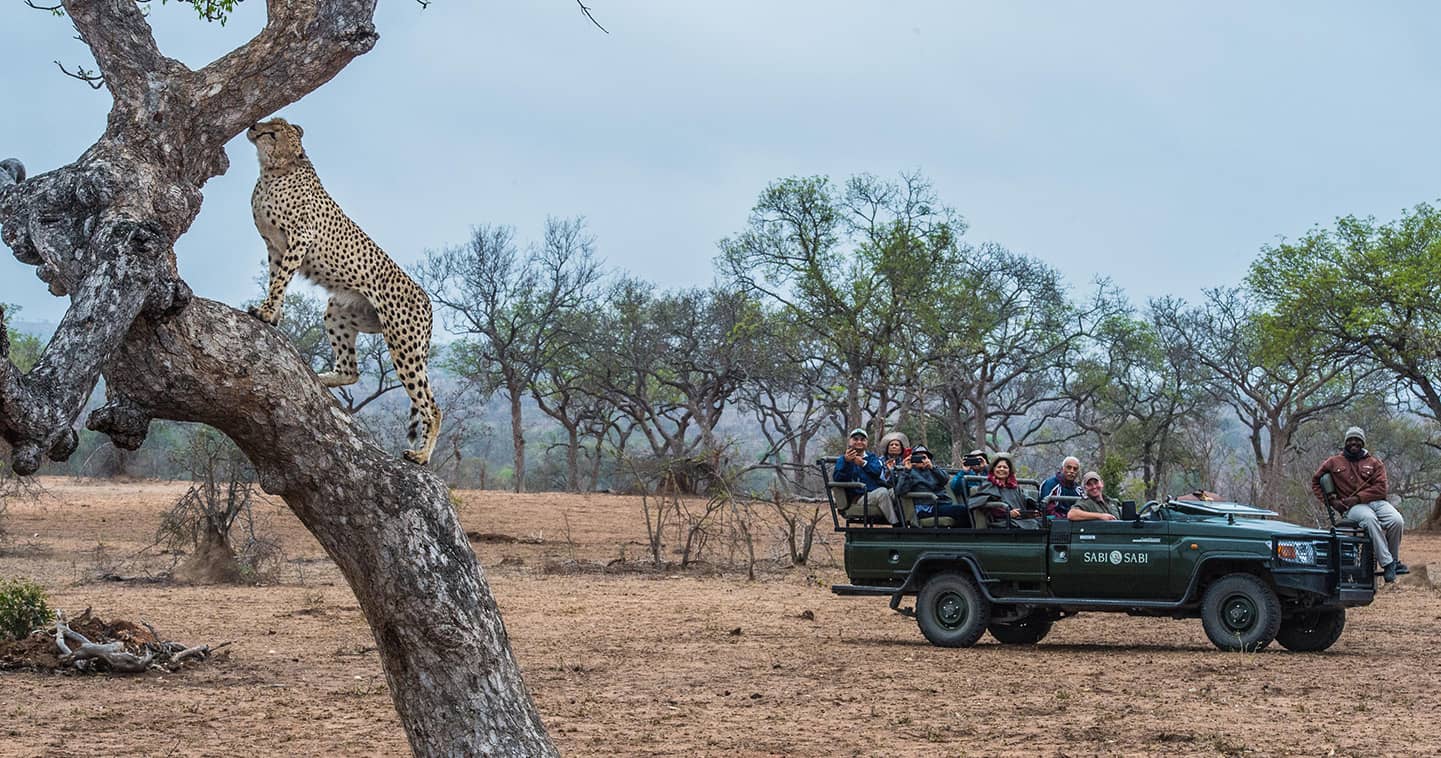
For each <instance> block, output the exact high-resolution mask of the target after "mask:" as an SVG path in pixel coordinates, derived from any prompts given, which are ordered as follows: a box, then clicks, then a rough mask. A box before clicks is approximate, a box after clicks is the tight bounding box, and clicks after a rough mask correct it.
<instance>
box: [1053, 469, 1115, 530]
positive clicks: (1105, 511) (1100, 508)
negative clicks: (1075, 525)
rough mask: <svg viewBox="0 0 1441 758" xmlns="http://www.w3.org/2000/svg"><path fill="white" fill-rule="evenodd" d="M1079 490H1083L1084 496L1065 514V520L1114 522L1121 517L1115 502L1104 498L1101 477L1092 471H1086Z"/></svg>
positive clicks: (1103, 486)
mask: <svg viewBox="0 0 1441 758" xmlns="http://www.w3.org/2000/svg"><path fill="white" fill-rule="evenodd" d="M1081 489H1082V490H1085V492H1086V496H1085V497H1083V498H1081V499H1080V500H1077V501H1076V503H1075V505H1072V506H1071V510H1070V511H1068V512H1067V513H1066V518H1067V519H1070V520H1071V521H1115V520H1116V519H1118V518H1120V517H1121V507H1120V506H1119V505H1117V504H1116V501H1115V500H1112V499H1111V498H1109V497H1106V482H1105V481H1103V480H1102V479H1101V475H1100V474H1097V473H1096V472H1094V471H1087V472H1086V475H1085V476H1083V477H1081Z"/></svg>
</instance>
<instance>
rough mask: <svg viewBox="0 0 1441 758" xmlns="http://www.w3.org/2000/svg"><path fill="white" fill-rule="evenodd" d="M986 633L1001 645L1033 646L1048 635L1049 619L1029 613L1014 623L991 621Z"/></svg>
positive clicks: (1046, 616)
mask: <svg viewBox="0 0 1441 758" xmlns="http://www.w3.org/2000/svg"><path fill="white" fill-rule="evenodd" d="M988 631H990V633H991V636H992V637H995V638H996V641H997V642H999V643H1001V644H1002V645H1034V644H1036V643H1037V642H1040V641H1041V639H1042V638H1044V637H1045V636H1046V635H1047V634H1049V633H1050V631H1051V617H1050V616H1049V615H1047V614H1046V612H1045V611H1031V612H1030V613H1028V614H1026V615H1025V616H1022V617H1020V618H1018V619H1016V620H1015V621H1006V622H1002V621H992V622H991V625H990V627H989V628H988Z"/></svg>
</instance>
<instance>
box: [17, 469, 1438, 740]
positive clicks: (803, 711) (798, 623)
mask: <svg viewBox="0 0 1441 758" xmlns="http://www.w3.org/2000/svg"><path fill="white" fill-rule="evenodd" d="M45 487H46V492H45V493H44V494H43V495H42V496H40V497H39V498H37V499H34V500H26V501H12V502H11V503H10V513H9V522H8V525H9V529H10V532H11V536H12V541H11V543H10V544H9V545H8V546H7V548H6V549H5V550H4V551H3V552H0V576H12V577H13V576H26V577H31V578H34V579H36V580H38V581H40V582H41V583H43V584H44V585H45V587H46V588H47V589H48V590H49V591H50V593H51V596H52V599H53V601H54V604H55V605H56V606H57V607H60V608H63V609H66V610H68V611H71V612H78V611H79V610H81V609H83V608H84V607H86V606H94V607H95V609H96V612H97V613H99V614H101V615H103V616H105V617H106V618H126V619H131V620H135V619H140V618H144V619H147V620H149V621H150V622H152V623H154V624H155V625H156V626H157V627H158V628H159V630H160V631H161V632H162V633H164V634H165V635H166V636H167V637H169V638H172V639H176V640H180V641H184V642H192V643H193V642H219V641H222V640H235V644H234V645H233V646H232V652H231V654H230V655H229V657H228V658H225V659H223V660H219V661H213V662H209V663H206V664H204V665H203V666H200V667H198V668H193V669H188V670H185V671H182V672H179V673H177V674H171V675H163V676H162V675H148V676H139V677H103V676H89V677H86V676H59V675H53V674H37V673H17V672H9V673H0V755H6V756H9V755H24V756H39V755H45V756H62V755H75V756H95V755H172V754H173V755H215V756H235V755H245V756H270V755H285V756H304V755H326V756H333V755H347V756H349V755H401V754H404V753H405V752H406V750H407V748H406V742H405V737H404V734H403V733H402V731H401V729H400V727H399V725H398V723H397V721H396V718H395V715H394V713H393V711H392V707H391V702H390V698H389V695H388V693H387V691H386V686H385V682H384V677H383V676H382V675H381V672H380V664H379V661H378V659H377V657H376V654H375V652H374V651H373V650H372V649H371V639H370V635H369V632H368V631H367V629H366V626H365V622H364V620H363V619H362V617H361V614H360V611H359V609H358V607H357V606H356V603H355V600H354V598H353V597H352V595H351V594H350V592H349V590H348V589H347V588H346V586H345V585H344V583H343V582H342V581H341V579H340V577H339V574H338V572H337V571H336V570H335V569H334V567H333V566H332V565H331V564H330V562H329V561H328V560H327V559H326V558H325V556H324V554H323V553H322V551H321V550H320V549H319V547H318V545H316V543H315V542H314V541H313V540H312V539H311V538H310V536H309V535H308V534H307V533H306V532H305V531H304V530H303V529H302V528H301V527H300V526H299V524H298V523H297V522H296V520H295V519H294V518H293V517H292V516H291V515H290V514H289V512H288V511H286V510H285V509H284V507H283V506H282V505H280V504H279V503H278V502H268V503H265V504H262V505H261V506H260V509H261V511H262V512H263V515H264V516H265V517H266V518H267V519H268V520H269V521H270V531H271V533H273V534H275V535H278V536H279V537H280V538H281V540H282V542H283V544H284V548H285V551H286V553H287V556H288V558H290V559H291V562H290V563H288V564H287V566H286V569H285V573H284V575H283V576H282V578H281V581H280V583H279V584H278V585H273V586H263V587H188V586H178V585H171V584H145V583H140V582H114V581H99V580H96V579H94V578H93V577H94V576H96V575H97V574H98V573H102V571H103V570H104V569H111V570H118V573H120V574H122V575H125V576H132V575H137V574H143V573H145V572H146V571H154V570H156V569H158V568H160V567H163V566H164V565H165V564H166V562H167V560H168V559H167V558H166V557H165V556H150V557H146V556H141V557H138V558H136V557H131V556H133V555H134V554H135V553H136V552H137V551H139V550H141V549H142V548H144V547H145V546H146V545H147V544H149V542H150V541H151V536H152V533H153V531H154V528H155V526H156V524H157V522H158V519H159V515H160V513H161V512H162V510H164V508H165V506H166V505H167V504H168V503H169V502H170V501H171V500H173V499H174V497H175V496H176V495H178V494H179V492H180V491H181V490H182V489H183V486H182V485H177V484H170V483H149V482H146V483H131V484H113V483H98V482H74V481H71V480H60V479H55V480H48V481H46V482H45ZM461 498H462V500H463V503H462V505H461V506H460V516H461V521H462V522H463V524H464V525H465V528H466V529H467V530H472V531H476V532H486V533H494V534H503V535H509V536H513V537H517V538H525V539H526V540H527V541H520V542H514V543H511V542H504V541H487V542H478V543H476V549H477V552H478V554H479V556H480V558H481V561H482V564H483V565H484V566H485V568H486V573H487V576H488V578H489V580H490V583H491V587H492V589H493V591H494V592H495V595H496V597H497V599H498V601H499V604H500V607H501V609H502V611H503V612H504V616H505V622H506V625H507V628H508V629H509V631H510V635H511V639H512V641H513V643H514V645H515V649H516V653H517V655H518V656H519V659H520V661H521V664H522V666H523V667H524V669H525V674H526V680H527V682H528V683H529V685H530V687H531V688H532V690H533V692H534V694H535V698H536V701H537V702H538V704H539V706H540V709H541V712H542V714H543V715H544V718H545V722H546V724H547V726H548V727H549V728H550V731H551V734H552V735H553V736H554V739H555V741H556V743H557V744H558V745H559V746H560V749H561V750H562V752H563V753H565V754H567V755H605V756H609V755H625V756H631V755H685V756H770V755H777V756H780V755H785V756H789V755H813V756H822V755H824V756H831V755H841V756H845V755H887V756H890V755H928V756H935V755H945V756H950V755H978V756H979V755H1022V754H1024V755H1071V756H1074V755H1095V754H1103V755H1113V754H1167V755H1192V754H1195V755H1242V754H1246V755H1251V754H1256V755H1329V754H1335V755H1367V756H1372V755H1437V754H1441V735H1438V731H1437V729H1436V727H1435V723H1436V722H1435V715H1436V714H1437V713H1438V712H1441V675H1438V672H1441V657H1438V653H1441V635H1438V634H1437V633H1436V632H1437V629H1438V620H1441V594H1438V593H1437V592H1436V591H1435V590H1432V589H1429V588H1425V587H1420V586H1415V585H1411V586H1393V587H1387V588H1385V590H1384V591H1383V592H1382V593H1380V594H1379V596H1378V598H1377V601H1376V603H1375V604H1373V605H1372V606H1370V607H1367V608H1362V609H1359V610H1355V611H1352V613H1351V615H1350V616H1349V617H1348V623H1347V629H1346V633H1345V635H1344V636H1343V637H1342V638H1341V641H1340V642H1339V643H1338V644H1337V645H1336V646H1335V647H1334V648H1333V649H1332V650H1331V651H1329V652H1327V653H1323V654H1305V655H1301V654H1294V653H1286V652H1283V651H1280V650H1279V649H1276V646H1273V649H1271V650H1267V651H1265V652H1263V653H1259V654H1234V653H1229V654H1228V653H1221V652H1218V651H1217V650H1215V649H1214V648H1212V647H1211V645H1210V643H1208V642H1207V641H1206V638H1205V636H1204V634H1203V633H1202V631H1201V625H1200V623H1199V622H1196V621H1170V620H1160V619H1133V618H1128V617H1125V616H1120V615H1114V614H1083V615H1082V616H1080V617H1078V618H1075V619H1070V620H1067V621H1065V622H1063V623H1060V624H1058V625H1057V627H1056V629H1055V631H1053V632H1052V634H1051V635H1050V636H1049V637H1048V638H1047V639H1046V640H1045V641H1044V642H1043V643H1041V645H1039V646H1038V647H1035V648H1030V649H1027V648H1003V647H1001V646H1000V645H997V644H995V643H994V642H993V641H991V640H990V639H989V638H986V640H985V642H983V643H982V644H980V645H978V646H977V647H975V648H972V649H969V650H943V649H939V648H934V647H931V646H929V645H927V644H926V643H925V641H924V640H923V639H922V637H921V636H920V633H919V632H918V631H917V629H916V627H915V624H914V622H912V621H911V620H909V619H906V618H904V617H902V616H900V615H897V614H895V613H892V612H891V611H889V610H888V609H887V608H886V604H885V601H884V600H883V599H871V598H857V599H844V598H837V597H835V596H833V595H832V594H831V593H830V592H829V591H828V590H827V585H829V584H830V583H832V582H839V581H844V577H843V574H842V572H841V571H840V570H839V569H838V568H837V567H836V565H835V563H834V560H835V557H836V556H837V555H838V550H837V549H836V548H835V547H834V546H831V547H826V546H822V547H820V548H818V551H817V552H818V556H819V558H820V559H821V563H822V564H823V565H819V566H817V567H816V568H815V569H814V570H807V569H794V570H778V569H777V570H771V571H767V572H765V573H764V574H763V575H762V576H761V578H760V579H759V580H758V581H755V582H748V581H746V580H745V578H744V576H743V575H742V574H737V573H735V572H728V573H725V574H721V575H716V574H713V573H712V574H709V575H698V574H686V575H681V574H678V573H668V574H667V573H662V574H649V575H647V574H636V573H618V574H617V573H612V574H604V575H602V574H596V573H584V574H566V573H557V572H554V571H547V570H546V568H545V566H546V564H547V562H548V561H549V562H551V563H552V565H553V564H554V563H556V562H565V561H569V560H573V559H579V560H582V561H607V560H610V559H613V558H616V557H618V556H620V555H621V554H622V551H624V553H625V555H626V556H627V557H628V558H630V559H632V560H634V559H637V558H639V557H640V556H641V555H642V553H643V550H644V539H645V536H644V535H645V533H644V526H643V522H642V520H641V517H640V510H639V501H638V500H636V499H633V498H626V497H615V496H605V495H591V496H569V495H559V494H544V495H523V496H514V495H506V494H499V493H493V492H467V493H461ZM563 513H564V514H566V516H567V518H568V520H569V523H570V525H571V530H570V535H569V537H570V540H571V541H572V542H573V545H572V544H570V543H568V542H567V541H566V535H565V534H564V533H563V529H562V527H561V524H562V518H561V514H563ZM1403 553H1404V557H1405V558H1406V559H1407V560H1408V562H1410V563H1411V564H1412V565H1413V566H1416V565H1419V564H1424V563H1432V564H1435V565H1436V567H1437V568H1438V569H1441V537H1436V536H1427V535H1411V536H1408V537H1407V541H1406V543H1405V547H1404V550H1403ZM807 611H809V612H810V613H809V614H807V613H806V612H807ZM811 617H813V618H811Z"/></svg>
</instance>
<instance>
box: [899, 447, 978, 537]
mask: <svg viewBox="0 0 1441 758" xmlns="http://www.w3.org/2000/svg"><path fill="white" fill-rule="evenodd" d="M910 464H911V465H910V467H909V468H906V469H902V471H901V475H900V479H899V480H898V481H897V483H896V498H897V499H899V498H903V497H905V496H906V495H908V494H910V493H912V492H929V493H931V494H932V495H935V496H936V499H935V501H934V502H925V503H916V518H918V519H922V518H932V517H944V516H949V517H951V518H954V519H964V518H966V509H965V508H964V507H962V506H960V505H957V504H956V503H955V501H953V500H951V491H950V489H948V488H947V485H948V484H949V483H950V479H951V475H950V474H948V473H946V470H945V469H943V468H941V467H940V466H937V465H935V464H934V463H932V461H931V451H929V450H927V449H926V447H925V446H924V445H916V447H915V449H913V450H911V457H910Z"/></svg>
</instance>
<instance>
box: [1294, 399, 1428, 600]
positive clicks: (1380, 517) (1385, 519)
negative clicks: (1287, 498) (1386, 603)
mask: <svg viewBox="0 0 1441 758" xmlns="http://www.w3.org/2000/svg"><path fill="white" fill-rule="evenodd" d="M1326 474H1330V475H1331V482H1332V483H1333V484H1335V486H1336V494H1335V495H1334V496H1332V497H1331V498H1329V499H1328V498H1327V496H1326V493H1325V492H1324V491H1323V490H1322V489H1321V477H1322V476H1325V475H1326ZM1311 492H1312V493H1314V494H1315V495H1316V499H1317V500H1320V501H1321V502H1322V503H1325V504H1326V505H1327V506H1328V507H1331V508H1335V509H1336V510H1337V511H1339V512H1341V513H1343V514H1345V516H1346V518H1348V519H1351V520H1352V521H1355V522H1356V523H1358V524H1360V525H1361V528H1362V529H1365V530H1366V534H1368V535H1369V536H1370V537H1371V544H1372V545H1374V546H1375V548H1376V563H1377V564H1379V565H1380V566H1381V571H1382V572H1383V574H1382V575H1383V576H1384V577H1385V579H1386V581H1387V582H1394V581H1396V575H1397V574H1408V573H1410V569H1408V568H1406V564H1404V563H1402V562H1401V560H1400V556H1399V555H1398V553H1399V552H1400V550H1401V535H1402V533H1403V532H1404V531H1405V530H1406V519H1405V518H1403V517H1402V516H1401V512H1400V511H1398V510H1396V506H1394V505H1391V503H1390V502H1388V501H1387V500H1386V464H1384V463H1382V462H1381V459H1380V458H1377V457H1376V456H1374V455H1371V453H1370V451H1368V450H1367V449H1366V432H1364V431H1362V430H1361V427H1359V426H1353V427H1351V428H1350V429H1347V430H1346V438H1345V440H1344V442H1343V447H1342V448H1341V452H1340V453H1339V454H1337V455H1333V456H1331V457H1330V458H1327V459H1326V460H1324V461H1322V462H1321V468H1318V469H1316V475H1315V476H1313V477H1311Z"/></svg>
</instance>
